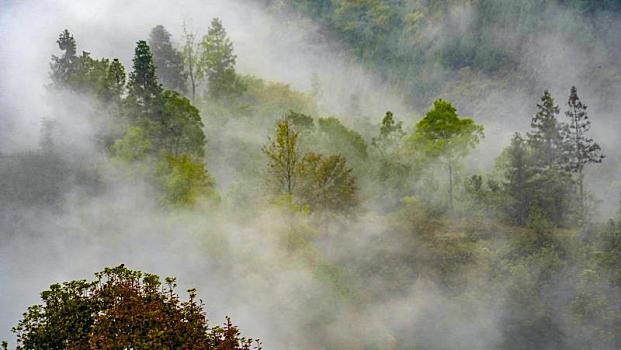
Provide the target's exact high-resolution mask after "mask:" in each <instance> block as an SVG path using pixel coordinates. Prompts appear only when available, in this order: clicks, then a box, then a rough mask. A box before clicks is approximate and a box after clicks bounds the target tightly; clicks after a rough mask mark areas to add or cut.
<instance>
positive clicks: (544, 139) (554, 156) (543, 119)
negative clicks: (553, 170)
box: [528, 90, 564, 167]
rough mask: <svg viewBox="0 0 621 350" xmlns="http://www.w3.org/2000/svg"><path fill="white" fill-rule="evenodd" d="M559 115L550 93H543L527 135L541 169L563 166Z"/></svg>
mask: <svg viewBox="0 0 621 350" xmlns="http://www.w3.org/2000/svg"><path fill="white" fill-rule="evenodd" d="M559 113H560V109H559V107H558V105H556V104H555V103H554V99H553V98H552V95H551V94H550V92H549V91H548V90H546V91H544V93H543V96H542V97H541V103H539V104H537V113H536V114H535V115H534V116H533V118H532V120H531V123H530V126H531V128H533V132H531V133H528V141H529V143H530V145H531V146H532V147H533V149H534V150H535V156H536V159H537V163H538V164H539V165H540V166H542V167H552V166H562V165H563V164H562V162H563V151H564V145H563V136H562V132H561V130H562V126H561V125H560V124H559V122H558V119H557V117H556V116H557V115H558V114H559Z"/></svg>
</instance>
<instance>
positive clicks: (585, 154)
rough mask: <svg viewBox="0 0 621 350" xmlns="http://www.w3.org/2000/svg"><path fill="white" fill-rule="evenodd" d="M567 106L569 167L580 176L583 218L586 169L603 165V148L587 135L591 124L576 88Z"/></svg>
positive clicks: (578, 180) (573, 88) (566, 135)
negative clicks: (592, 165)
mask: <svg viewBox="0 0 621 350" xmlns="http://www.w3.org/2000/svg"><path fill="white" fill-rule="evenodd" d="M567 106H568V110H567V111H566V112H565V115H566V116H567V118H569V125H568V126H567V127H566V128H564V130H565V135H564V138H565V140H566V143H567V158H568V162H567V165H568V167H569V171H571V172H574V173H577V175H578V179H577V182H578V195H579V205H580V216H581V218H583V217H584V214H585V213H584V207H585V203H584V202H585V198H584V197H585V195H584V174H583V170H584V167H585V166H586V165H587V164H590V163H601V162H602V160H603V159H604V156H603V155H602V152H601V147H600V146H599V145H598V144H597V143H596V142H595V141H593V139H592V138H590V137H588V136H587V135H586V134H587V133H588V131H589V130H590V129H591V122H590V121H589V120H588V119H589V117H588V116H587V106H586V105H584V104H583V103H582V102H581V101H580V98H579V97H578V89H576V87H575V86H572V87H571V90H570V92H569V100H568V101H567Z"/></svg>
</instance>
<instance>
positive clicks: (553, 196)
mask: <svg viewBox="0 0 621 350" xmlns="http://www.w3.org/2000/svg"><path fill="white" fill-rule="evenodd" d="M537 109H538V110H537V113H536V114H535V115H534V116H533V118H532V120H531V128H532V129H533V131H532V132H530V133H528V134H527V136H528V141H527V142H528V145H529V147H530V148H531V150H532V153H533V154H532V157H533V166H534V169H533V171H534V172H535V175H536V176H535V178H534V180H533V188H532V193H531V196H532V205H531V210H535V211H538V212H541V213H545V215H546V216H547V217H546V219H547V220H550V221H551V222H552V223H554V224H555V225H557V226H561V225H564V224H566V222H567V220H566V219H567V214H568V213H569V212H570V209H571V207H572V200H573V197H572V194H571V193H572V190H573V188H572V187H573V183H572V179H571V176H569V172H568V171H567V168H568V166H567V157H566V156H565V154H566V150H567V144H566V142H565V138H564V137H563V134H564V131H563V130H564V129H565V126H564V125H563V124H562V123H559V121H558V119H557V115H558V114H559V113H560V109H559V107H558V105H556V104H555V103H554V99H553V98H552V95H551V94H550V92H549V91H547V90H546V91H545V92H544V94H543V96H542V97H541V103H539V104H537Z"/></svg>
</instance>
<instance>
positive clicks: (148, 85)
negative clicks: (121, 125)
mask: <svg viewBox="0 0 621 350" xmlns="http://www.w3.org/2000/svg"><path fill="white" fill-rule="evenodd" d="M127 87H128V89H129V97H130V98H131V99H132V100H133V102H134V103H136V105H138V106H139V107H140V108H141V109H142V111H143V112H147V114H149V112H153V106H154V105H155V102H156V101H157V100H158V99H159V97H160V95H161V93H162V87H161V85H160V84H159V82H158V80H157V75H156V68H155V64H154V63H153V55H152V54H151V49H150V48H149V45H147V43H146V42H145V41H144V40H140V41H138V42H137V44H136V50H135V54H134V59H133V70H132V72H131V73H130V74H129V83H128V85H127ZM151 117H152V116H151Z"/></svg>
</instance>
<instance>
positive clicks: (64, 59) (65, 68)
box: [50, 29, 78, 87]
mask: <svg viewBox="0 0 621 350" xmlns="http://www.w3.org/2000/svg"><path fill="white" fill-rule="evenodd" d="M56 42H57V43H58V48H60V50H61V51H63V54H62V56H60V57H58V56H56V55H52V63H50V69H51V72H50V77H51V78H52V83H53V84H54V86H56V87H61V86H64V85H65V84H66V83H67V82H68V81H69V80H70V79H71V77H72V76H73V74H74V73H75V66H76V62H77V60H78V56H77V47H76V43H75V39H74V38H73V35H71V33H69V30H67V29H65V30H64V31H63V32H62V33H60V35H59V36H58V40H56Z"/></svg>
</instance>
